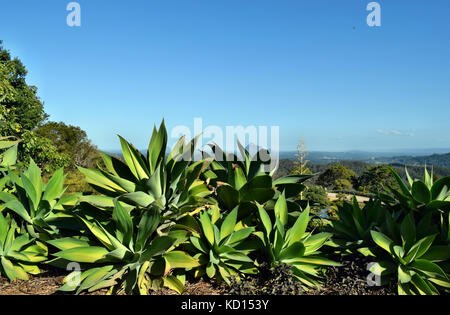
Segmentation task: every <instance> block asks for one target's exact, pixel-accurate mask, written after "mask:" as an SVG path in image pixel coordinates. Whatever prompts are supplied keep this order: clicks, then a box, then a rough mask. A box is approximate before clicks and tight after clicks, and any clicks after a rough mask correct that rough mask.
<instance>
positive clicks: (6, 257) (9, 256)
mask: <svg viewBox="0 0 450 315" xmlns="http://www.w3.org/2000/svg"><path fill="white" fill-rule="evenodd" d="M17 230H18V227H17V224H16V222H15V221H14V220H13V219H12V218H11V217H10V216H9V215H6V217H5V216H3V214H2V213H1V212H0V275H5V276H6V277H8V279H9V280H10V281H14V280H16V279H19V280H28V274H34V275H36V274H39V273H40V270H39V267H38V266H37V263H40V262H44V261H46V260H47V253H48V252H47V247H46V246H45V245H44V244H42V243H40V242H36V241H35V240H34V239H33V238H31V237H30V236H29V235H28V234H26V233H23V234H18V233H17Z"/></svg>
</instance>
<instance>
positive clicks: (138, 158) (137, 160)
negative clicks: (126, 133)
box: [119, 136, 150, 180]
mask: <svg viewBox="0 0 450 315" xmlns="http://www.w3.org/2000/svg"><path fill="white" fill-rule="evenodd" d="M119 139H120V145H121V146H122V155H123V159H124V160H125V163H127V165H128V167H129V168H130V171H131V172H132V173H133V175H134V176H135V177H136V178H137V179H138V180H142V179H148V178H149V174H150V173H149V171H148V169H147V167H146V165H145V163H144V160H143V157H142V154H141V153H140V152H139V151H138V150H136V148H135V147H134V146H133V145H131V144H130V143H128V142H127V141H126V140H125V139H124V138H122V137H121V136H119Z"/></svg>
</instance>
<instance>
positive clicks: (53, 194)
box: [42, 168, 64, 202]
mask: <svg viewBox="0 0 450 315" xmlns="http://www.w3.org/2000/svg"><path fill="white" fill-rule="evenodd" d="M63 193H64V171H63V169H62V168H61V169H59V170H57V171H56V172H55V173H54V174H53V176H52V178H51V179H50V180H49V181H48V183H47V187H46V188H45V192H44V196H43V198H42V199H43V200H47V201H49V202H50V201H52V200H54V199H56V198H59V197H61V195H62V194H63Z"/></svg>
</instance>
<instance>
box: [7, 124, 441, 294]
mask: <svg viewBox="0 0 450 315" xmlns="http://www.w3.org/2000/svg"><path fill="white" fill-rule="evenodd" d="M120 142H121V145H122V155H123V159H122V158H118V157H115V156H112V155H108V154H105V153H102V154H101V155H102V159H103V163H102V165H101V166H99V167H98V168H97V169H96V170H92V169H84V168H79V170H80V172H82V173H83V174H84V175H85V177H86V180H87V182H88V183H89V184H90V185H91V186H92V187H93V188H94V189H95V190H96V192H97V193H96V194H85V193H77V194H72V195H68V194H65V188H64V179H65V176H64V172H63V170H62V169H61V170H58V171H57V172H55V173H54V174H53V176H52V177H51V178H50V179H49V180H48V181H43V179H42V176H41V170H40V169H39V167H38V166H37V165H36V164H35V163H34V162H33V161H30V163H29V167H28V169H26V170H24V171H20V170H18V169H15V168H14V164H15V162H16V156H17V141H16V140H14V139H10V138H2V139H0V149H2V150H5V149H6V151H5V152H4V153H3V154H2V155H1V156H0V274H1V275H4V276H7V277H8V278H9V279H10V280H11V281H14V280H15V279H27V278H28V274H37V273H39V272H40V271H39V267H38V265H39V264H49V265H52V266H55V267H60V268H64V269H66V268H67V267H68V266H69V265H70V266H72V267H73V266H74V265H73V263H76V265H75V266H77V267H78V268H77V269H76V270H75V271H73V272H72V273H71V274H69V275H68V276H67V277H66V278H65V281H64V285H63V286H62V287H61V290H63V291H69V292H75V293H76V294H79V293H82V292H86V291H87V292H93V291H96V290H100V289H104V290H107V292H108V293H109V294H118V293H121V292H125V293H127V294H148V293H149V292H150V291H151V290H157V289H159V288H161V287H163V286H166V287H168V288H170V289H172V290H175V291H177V292H180V293H181V292H183V290H184V285H185V282H186V280H187V279H189V278H190V277H191V278H200V277H204V278H210V279H212V278H214V279H215V280H217V281H219V282H220V281H223V282H225V283H228V284H231V283H233V282H234V281H236V280H237V281H239V279H243V278H245V277H247V276H248V275H252V274H255V273H257V272H258V271H257V270H258V267H259V266H261V265H268V266H270V267H271V268H276V267H277V266H280V265H283V266H287V267H288V268H290V271H291V274H292V275H293V277H294V278H295V279H296V280H298V281H299V283H300V284H301V285H302V286H303V288H304V289H309V288H315V287H318V286H319V285H320V282H321V279H322V278H323V275H324V271H325V270H326V267H327V266H339V264H338V263H336V262H334V261H333V260H331V259H329V258H327V257H328V256H329V254H330V253H332V254H334V253H336V252H339V254H341V255H346V254H350V253H352V254H354V253H358V254H361V255H364V256H370V257H371V258H372V259H373V260H374V262H375V264H373V265H372V268H371V271H372V272H373V273H375V274H377V275H380V276H381V279H382V282H383V283H397V284H398V292H399V293H400V294H439V293H441V292H447V293H448V292H449V289H450V279H449V272H450V264H449V260H450V226H449V225H450V215H449V209H450V191H449V188H450V178H444V179H441V180H439V181H437V182H434V181H433V175H432V174H431V175H430V174H429V173H428V172H427V171H426V170H425V175H424V178H423V180H421V181H419V180H415V181H414V180H412V179H411V178H410V177H409V176H408V182H409V183H404V182H403V181H402V180H401V179H400V177H399V176H398V174H397V173H395V171H392V172H393V176H394V177H395V178H396V179H397V182H398V186H399V187H400V189H399V190H396V189H394V188H392V187H387V189H388V191H390V194H381V193H380V194H378V196H377V198H375V199H374V200H371V201H370V202H368V203H367V204H366V205H365V207H364V208H361V207H360V205H359V204H358V202H357V201H356V199H355V201H354V203H353V204H347V203H344V205H343V206H342V207H340V208H339V211H338V219H336V220H332V221H331V222H330V224H329V226H328V230H325V231H324V232H315V230H314V228H311V224H310V221H311V215H310V209H309V206H304V205H303V204H301V202H299V201H296V198H295V197H297V196H298V194H299V193H300V192H301V191H303V189H305V186H304V185H303V182H305V181H306V180H308V179H309V178H311V176H309V175H308V176H302V175H295V176H286V177H283V178H279V179H276V180H274V179H273V174H272V173H271V172H270V170H267V167H266V166H267V164H270V161H267V162H263V160H262V159H261V158H260V157H261V156H262V155H263V154H264V155H265V156H267V152H265V151H259V152H258V153H257V154H256V155H255V156H251V155H250V153H249V152H248V151H247V150H246V149H245V148H244V147H242V145H240V144H239V150H240V155H241V158H238V157H237V156H236V155H234V154H229V155H225V153H224V152H223V151H222V150H221V149H220V148H219V147H217V146H212V147H211V149H212V152H213V153H214V154H213V156H208V155H204V156H207V157H206V158H205V159H204V160H201V161H194V159H193V155H194V150H195V147H196V142H197V141H196V139H193V140H192V141H190V142H187V141H186V139H184V138H181V139H180V140H179V141H178V142H177V143H176V145H175V146H174V148H173V150H172V151H171V152H170V153H169V154H166V152H167V151H166V150H167V131H166V128H165V126H164V122H163V123H162V124H161V126H160V128H159V129H156V128H155V129H154V131H153V135H152V137H151V140H150V144H149V147H148V150H147V153H146V154H145V155H144V154H142V153H141V152H139V151H138V150H137V149H136V148H135V147H134V146H133V145H132V144H130V143H129V142H127V141H126V140H125V139H123V138H120ZM302 205H303V207H302Z"/></svg>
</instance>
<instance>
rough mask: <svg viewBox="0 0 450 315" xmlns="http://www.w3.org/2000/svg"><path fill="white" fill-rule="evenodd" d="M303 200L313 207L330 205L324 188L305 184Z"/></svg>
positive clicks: (322, 207) (318, 207) (321, 207)
mask: <svg viewBox="0 0 450 315" xmlns="http://www.w3.org/2000/svg"><path fill="white" fill-rule="evenodd" d="M303 200H307V201H308V202H309V204H310V205H311V206H312V208H313V209H318V210H321V209H324V208H326V207H328V206H329V205H330V200H329V199H328V193H327V191H326V189H325V188H323V187H320V186H314V185H307V186H306V190H305V191H304V192H303Z"/></svg>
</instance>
